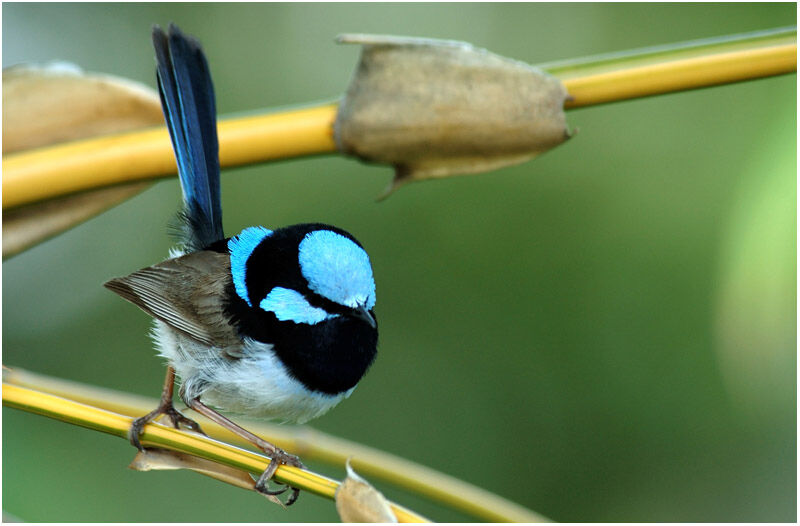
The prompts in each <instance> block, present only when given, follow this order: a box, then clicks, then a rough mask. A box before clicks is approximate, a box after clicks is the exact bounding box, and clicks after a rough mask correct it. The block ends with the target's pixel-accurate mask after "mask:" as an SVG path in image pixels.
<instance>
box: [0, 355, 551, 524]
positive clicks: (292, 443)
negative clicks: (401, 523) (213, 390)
mask: <svg viewBox="0 0 800 526" xmlns="http://www.w3.org/2000/svg"><path fill="white" fill-rule="evenodd" d="M3 379H4V382H5V383H6V384H9V385H15V386H20V387H27V388H32V389H35V390H37V391H43V392H46V393H50V394H54V395H57V396H60V397H64V398H68V399H70V400H74V401H77V402H81V403H83V404H88V405H91V406H95V407H97V408H100V409H105V410H107V411H113V412H115V413H120V414H123V415H126V416H131V417H136V416H140V415H142V414H144V413H147V412H148V411H149V410H150V409H152V408H153V407H155V405H156V403H157V401H156V400H154V399H151V398H148V397H142V396H137V395H131V394H128V393H121V392H119V391H114V390H111V389H105V388H101V387H96V386H92V385H86V384H81V383H78V382H73V381H70V380H63V379H60V378H53V377H50V376H45V375H42V374H38V373H32V372H30V371H25V370H22V369H17V368H14V369H7V370H6V371H5V372H4V378H3ZM56 418H57V417H56ZM241 423H242V424H243V425H244V426H245V427H246V428H247V429H250V430H252V431H253V432H255V433H256V434H257V435H259V436H263V437H264V438H266V439H268V440H269V441H270V442H273V443H275V444H277V445H278V446H280V447H282V448H284V449H287V450H289V451H291V452H293V453H297V454H299V455H300V456H301V457H303V458H306V459H309V460H318V461H321V462H326V463H328V464H331V465H335V466H338V467H341V466H343V465H344V463H345V461H346V460H347V459H348V458H351V457H352V458H351V465H352V466H353V468H355V469H356V470H357V471H358V472H359V473H361V474H362V475H364V476H367V477H372V478H375V479H381V480H384V481H387V482H389V483H391V484H394V485H396V486H398V487H402V488H404V489H406V490H408V491H410V492H413V493H416V494H419V495H421V496H423V497H426V498H428V499H431V500H433V501H435V502H439V503H441V504H443V505H445V506H449V507H450V508H453V509H457V510H460V511H463V512H465V513H468V514H470V515H473V516H475V517H479V518H480V519H482V520H486V521H491V522H547V521H548V519H546V518H545V517H543V516H541V515H539V514H537V513H535V512H533V511H531V510H529V509H527V508H525V507H523V506H520V505H518V504H516V503H514V502H511V501H509V500H507V499H504V498H502V497H499V496H498V495H495V494H493V493H491V492H488V491H486V490H484V489H481V488H479V487H476V486H474V485H472V484H469V483H467V482H464V481H462V480H459V479H456V478H454V477H450V476H448V475H444V474H442V473H439V472H437V471H435V470H433V469H430V468H428V467H425V466H422V465H420V464H417V463H414V462H411V461H409V460H406V459H403V458H400V457H397V456H395V455H391V454H388V453H386V452H383V451H380V450H377V449H375V448H371V447H368V446H364V445H362V444H358V443H354V442H352V441H349V440H344V439H341V438H338V437H334V436H331V435H328V434H326V433H322V432H320V431H316V430H314V429H312V428H309V427H296V426H279V425H274V424H267V423H264V422H255V421H252V422H241ZM201 425H202V427H203V429H204V430H205V431H206V432H207V433H209V434H210V435H212V436H214V437H216V438H218V439H222V440H225V441H226V442H230V443H233V444H238V445H242V446H246V447H251V446H250V444H249V443H247V442H245V441H244V440H242V439H241V438H240V437H239V436H237V435H235V434H233V433H231V432H230V431H228V430H227V429H225V428H223V427H221V426H219V425H217V424H215V423H214V422H211V421H209V420H206V419H202V421H201Z"/></svg>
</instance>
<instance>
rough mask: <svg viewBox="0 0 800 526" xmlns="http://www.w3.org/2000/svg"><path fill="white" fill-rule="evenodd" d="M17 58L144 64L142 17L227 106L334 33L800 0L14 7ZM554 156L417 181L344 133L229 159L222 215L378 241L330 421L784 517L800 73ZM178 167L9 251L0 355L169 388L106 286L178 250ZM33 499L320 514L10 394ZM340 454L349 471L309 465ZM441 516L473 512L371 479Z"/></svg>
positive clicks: (633, 40)
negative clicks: (333, 140)
mask: <svg viewBox="0 0 800 526" xmlns="http://www.w3.org/2000/svg"><path fill="white" fill-rule="evenodd" d="M3 15H4V16H3V66H4V67H5V66H9V65H12V64H14V63H18V62H30V61H46V60H51V59H63V60H68V61H72V62H75V63H77V64H79V65H81V66H82V67H84V68H85V69H87V70H90V71H98V72H106V73H111V74H115V75H120V76H124V77H129V78H132V79H136V80H139V81H141V82H145V83H148V84H149V85H150V86H154V85H155V83H154V71H153V70H154V59H153V51H152V49H151V45H150V40H149V39H150V26H151V25H152V24H153V23H159V24H162V25H164V24H166V23H168V22H170V21H174V22H176V23H178V24H179V25H180V26H181V27H182V28H183V29H184V30H185V31H187V32H189V33H191V34H194V35H196V36H197V37H198V38H199V39H200V40H201V42H202V43H203V45H204V47H205V49H206V52H207V54H208V57H209V61H210V64H211V70H212V73H213V77H214V82H215V85H216V89H217V100H218V109H219V111H220V113H221V114H231V113H235V112H244V111H252V110H255V109H258V108H267V107H276V106H282V105H291V104H301V103H306V102H311V101H319V100H330V99H333V98H336V97H338V96H339V94H341V93H342V92H343V91H344V89H345V87H346V86H347V83H348V80H349V78H350V75H351V73H352V71H353V68H354V67H355V64H356V60H357V56H358V49H357V48H356V47H355V46H336V45H334V44H333V38H334V37H335V36H336V35H337V34H339V33H343V32H368V33H386V34H399V35H413V36H425V37H436V38H448V39H458V40H466V41H469V42H472V43H474V44H475V45H478V46H481V47H486V48H488V49H489V50H491V51H494V52H496V53H499V54H502V55H505V56H509V57H512V58H515V59H519V60H523V61H526V62H529V63H537V62H544V61H551V60H556V59H564V58H570V57H580V56H586V55H591V54H597V53H603V52H610V51H616V50H625V49H632V48H637V47H643V46H650V45H657V44H666V43H670V42H678V41H682V40H690V39H696V38H705V37H713V36H718V35H726V34H733V33H739V32H746V31H753V30H760V29H767V28H773V27H779V26H786V25H791V24H793V23H794V22H795V18H796V6H795V5H794V4H764V3H759V4H746V3H737V4H646V5H644V4H628V3H625V4H175V3H165V4H98V3H91V4H5V5H4V6H3ZM568 118H569V121H570V123H571V125H572V126H574V127H577V128H579V129H580V133H578V134H577V135H576V136H575V137H574V138H573V139H572V140H570V141H569V142H568V143H566V144H565V145H563V146H561V147H559V148H557V149H556V150H554V151H553V152H551V153H548V154H547V155H545V156H544V157H542V158H541V159H538V160H536V161H534V162H530V163H526V164H523V165H520V166H517V167H513V168H507V169H502V170H498V171H496V172H493V173H489V174H484V175H480V176H469V177H461V178H453V179H449V180H445V181H434V182H429V183H419V184H415V185H412V186H409V187H407V188H404V189H402V190H400V191H399V192H398V193H396V194H395V195H393V196H392V197H390V198H389V199H388V200H387V201H385V202H381V203H376V202H375V197H376V196H378V195H379V194H380V193H381V191H382V190H383V189H384V188H385V186H386V185H387V184H388V181H389V180H390V175H391V172H390V170H389V169H388V168H386V167H377V166H368V165H363V164H360V163H358V162H356V161H353V160H348V159H344V158H341V157H337V156H324V157H317V158H307V159H298V160H292V161H285V162H278V163H274V164H269V165H263V166H258V167H251V168H246V169H236V170H227V171H225V172H224V173H223V200H224V202H223V210H224V213H225V223H226V229H227V230H226V231H227V232H229V233H232V232H236V231H238V230H239V229H241V228H243V227H245V226H249V225H252V224H264V225H266V226H270V227H274V226H280V225H286V224H291V223H294V222H301V221H325V222H329V223H333V224H337V225H339V226H341V227H343V228H346V229H348V230H350V231H352V232H353V233H354V234H355V235H357V236H358V237H359V239H360V240H361V241H362V242H363V243H364V245H365V246H366V247H367V249H368V250H369V253H370V255H371V258H372V261H373V264H374V267H375V272H376V276H377V282H378V305H377V313H378V315H379V317H380V320H381V344H380V352H379V356H378V360H377V362H376V363H375V365H374V367H373V369H372V371H371V372H370V373H369V374H368V375H367V377H366V378H365V379H364V381H363V382H362V383H361V384H360V386H359V388H358V389H357V390H356V392H355V393H354V395H353V396H352V397H351V398H350V399H349V400H348V401H347V402H346V403H344V404H342V405H341V406H340V407H338V408H337V409H336V410H334V411H332V412H331V413H330V414H328V415H326V416H325V417H323V418H321V419H319V420H317V421H315V422H313V423H312V425H313V426H315V427H317V428H319V429H321V430H324V431H327V432H330V433H334V434H337V435H340V436H342V437H346V438H349V439H352V440H356V441H359V442H363V443H365V444H369V445H371V446H375V447H378V448H381V449H384V450H386V451H389V452H392V453H396V454H398V455H401V456H404V457H407V458H410V459H413V460H415V461H418V462H421V463H423V464H426V465H428V466H431V467H433V468H436V469H439V470H441V471H443V472H445V473H448V474H451V475H454V476H456V477H460V478H463V479H466V480H470V481H472V482H474V483H476V484H478V485H480V486H483V487H486V488H488V489H490V490H493V491H495V492H497V493H499V494H501V495H503V496H506V497H508V498H510V499H513V500H514V501H517V502H519V503H521V504H523V505H525V506H528V507H530V508H531V509H534V510H536V511H538V512H540V513H543V514H545V515H547V516H549V517H551V518H553V519H555V520H559V521H715V522H726V521H794V520H796V500H795V499H796V391H795V385H796V373H795V372H796V355H795V350H796V324H795V323H796V322H795V320H796V273H795V272H796V226H795V225H796V223H795V217H796V200H795V195H796V179H795V178H796V172H795V169H796V76H795V75H789V76H783V77H779V78H773V79H766V80H760V81H755V82H748V83H742V84H736V85H730V86H725V87H719V88H713V89H706V90H700V91H695V92H688V93H682V94H674V95H668V96H662V97H657V98H651V99H644V100H638V101H632V102H624V103H617V104H612V105H606V106H601V107H595V108H588V109H584V110H578V111H573V112H570V114H569V115H568ZM179 199H180V191H179V188H178V184H177V180H176V179H170V180H166V181H162V182H160V183H158V184H156V185H155V186H154V187H153V188H151V189H150V190H148V191H147V192H145V193H144V194H142V195H140V196H138V197H136V198H134V199H132V200H130V201H129V202H127V203H125V204H123V205H122V206H119V207H117V208H115V209H113V210H111V211H109V212H107V213H105V214H104V215H102V216H99V217H97V218H95V219H93V220H91V221H89V222H88V223H86V224H84V225H82V226H80V227H78V228H76V229H74V230H72V231H70V232H68V233H66V234H64V235H62V236H60V237H58V238H57V239H54V240H52V241H49V242H47V243H44V244H43V245H41V246H38V247H36V248H35V249H33V250H30V251H28V252H26V253H24V254H22V255H20V256H18V257H15V258H13V259H11V260H9V261H6V262H4V263H3V285H4V286H3V300H2V301H3V354H4V356H3V362H4V363H5V364H6V365H11V366H20V367H25V368H28V369H31V370H34V371H38V372H42V373H46V374H51V375H56V376H60V377H64V378H70V379H75V380H79V381H83V382H89V383H92V384H96V385H101V386H107V387H112V388H116V389H120V390H125V391H131V392H136V393H141V394H149V395H152V396H153V397H155V396H157V394H158V392H159V389H160V385H161V381H162V374H163V367H162V364H161V363H160V360H159V359H157V358H155V356H154V351H153V350H152V347H151V342H150V340H149V338H148V329H149V323H150V322H149V319H148V317H147V316H146V315H145V314H143V313H142V312H140V311H139V310H137V309H136V308H134V307H132V306H131V305H129V304H127V303H125V302H123V301H121V300H120V299H119V298H118V297H116V296H114V295H113V294H111V293H109V292H108V291H106V290H104V289H103V288H102V287H101V284H102V282H103V281H105V280H106V279H108V278H110V277H112V276H117V275H122V274H126V273H128V272H131V271H133V270H135V269H138V268H140V267H143V266H146V265H148V264H151V263H154V262H156V261H158V260H160V259H162V258H164V257H165V256H166V255H167V250H168V248H169V246H170V240H169V238H168V237H167V234H166V229H165V225H166V222H167V220H168V219H169V218H170V217H171V216H172V214H174V212H175V210H176V209H177V205H178V202H179ZM3 424H4V425H3V506H4V508H5V510H6V511H7V512H9V513H11V514H12V515H16V516H18V517H20V518H21V519H24V520H27V521H59V522H61V521H64V522H71V521H78V522H83V521H187V522H194V521H202V522H213V521H267V522H269V521H331V520H336V515H335V511H334V507H333V504H332V503H330V502H327V501H324V500H322V499H318V498H316V497H313V496H309V495H306V496H303V497H301V500H300V502H299V503H298V504H297V505H296V506H293V507H292V508H290V509H289V510H286V511H285V510H281V509H279V508H278V507H277V506H274V505H271V504H269V503H268V502H266V501H264V499H261V498H259V497H257V496H255V495H252V494H248V493H246V492H243V491H240V490H237V489H234V488H231V487H228V486H226V485H224V484H219V483H217V482H215V481H212V480H210V479H206V478H204V477H198V476H196V475H193V474H191V473H175V472H161V473H136V472H132V471H130V470H127V469H126V468H125V466H126V465H127V463H128V461H129V460H130V459H131V458H132V457H133V454H134V451H133V449H132V448H131V447H130V446H129V445H128V444H126V443H125V442H124V441H122V440H119V439H116V438H112V437H108V436H104V435H101V434H99V433H93V432H90V431H86V430H83V429H80V428H76V427H71V426H69V425H66V424H61V423H58V422H55V421H52V420H48V419H46V418H42V417H39V416H34V415H30V414H25V413H21V412H18V411H14V410H8V409H4V410H3ZM311 467H312V468H316V469H319V470H321V471H323V472H324V473H326V474H328V475H331V476H335V477H341V476H343V474H344V470H343V468H342V469H340V468H334V467H330V466H324V465H312V466H311ZM378 487H379V489H381V490H383V491H384V492H385V493H387V495H388V496H389V497H392V498H396V499H398V500H399V501H400V502H402V503H405V504H407V505H409V506H411V507H412V508H415V509H417V510H418V511H420V512H421V513H424V514H427V515H428V516H430V517H431V518H434V519H436V520H456V521H457V520H469V519H470V518H469V517H466V516H462V515H459V514H457V513H454V512H452V511H449V510H444V509H442V508H441V507H438V506H436V505H432V504H429V503H428V502H427V501H425V500H423V499H419V498H416V497H410V496H408V495H406V494H403V493H402V492H399V491H396V490H394V489H392V488H391V487H389V486H387V485H385V484H378Z"/></svg>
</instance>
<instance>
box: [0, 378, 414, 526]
mask: <svg viewBox="0 0 800 526" xmlns="http://www.w3.org/2000/svg"><path fill="white" fill-rule="evenodd" d="M3 405H5V406H8V407H13V408H15V409H21V410H24V411H29V412H32V413H37V414H40V415H44V416H48V417H50V418H55V419H57V420H61V421H64V422H69V423H71V424H75V425H78V426H82V427H86V428H89V429H94V430H96V431H102V432H104V433H108V434H111V435H115V436H118V437H121V438H126V437H127V432H128V429H129V428H130V426H131V423H132V422H133V418H131V417H129V416H123V415H119V414H115V413H112V412H110V411H105V410H102V409H98V408H96V407H91V406H88V405H84V404H80V403H78V402H73V401H71V400H66V399H64V398H60V397H57V396H54V395H51V394H47V393H42V392H38V391H35V390H33V389H28V388H26V387H20V386H17V385H11V384H8V383H5V382H4V383H3ZM126 439H127V438H126ZM141 441H142V444H143V445H147V446H152V447H159V448H164V449H170V450H173V451H181V452H184V453H189V454H191V455H195V456H198V457H201V458H205V459H208V460H212V461H214V462H219V463H222V464H224V465H226V466H230V467H233V468H237V469H242V470H246V471H249V472H251V473H255V474H259V473H261V472H263V471H264V470H265V469H266V468H267V464H268V463H269V459H268V458H266V457H264V456H263V455H260V454H258V453H255V452H253V451H248V450H245V449H239V448H237V447H234V446H231V445H229V444H226V443H224V442H218V441H216V440H213V439H211V438H208V437H204V436H200V435H195V434H190V433H186V432H184V431H179V430H177V429H172V428H169V427H166V426H163V425H161V424H158V423H150V424H148V425H147V426H145V428H144V432H143V433H142V436H141ZM275 479H276V480H277V481H278V482H283V483H285V484H290V485H291V486H294V487H297V488H300V489H302V490H305V491H308V492H310V493H314V494H316V495H320V496H322V497H326V498H329V499H333V496H334V493H335V492H336V489H337V488H338V487H339V483H338V482H336V481H334V480H331V479H329V478H327V477H323V476H322V475H318V474H316V473H312V472H310V471H306V470H301V469H299V468H295V467H292V466H280V467H279V468H278V470H277V471H276V473H275ZM390 506H391V507H392V511H394V513H395V515H396V516H397V519H398V520H399V521H400V522H429V521H427V519H425V518H424V517H422V516H420V515H418V514H416V513H414V512H412V511H410V510H408V509H406V508H404V507H402V506H399V505H397V504H393V503H390Z"/></svg>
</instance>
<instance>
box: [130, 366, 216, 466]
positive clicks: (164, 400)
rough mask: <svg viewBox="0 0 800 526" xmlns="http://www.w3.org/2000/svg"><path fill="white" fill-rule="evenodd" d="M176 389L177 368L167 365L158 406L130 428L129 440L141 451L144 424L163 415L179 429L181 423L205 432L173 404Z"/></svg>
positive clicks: (194, 429) (193, 429)
mask: <svg viewBox="0 0 800 526" xmlns="http://www.w3.org/2000/svg"><path fill="white" fill-rule="evenodd" d="M174 389H175V369H174V368H173V367H172V366H171V365H168V366H167V376H166V378H164V389H163V390H162V391H161V401H160V402H159V404H158V407H156V408H155V409H153V410H152V411H150V412H149V413H147V414H146V415H144V416H143V417H141V418H137V419H136V420H134V421H133V424H131V427H130V429H128V440H130V442H131V444H133V445H134V446H136V448H137V449H138V450H139V451H142V450H143V449H144V448H143V447H142V443H141V442H140V441H139V437H140V436H141V434H142V430H143V429H144V426H146V425H147V424H149V423H150V422H152V421H153V420H155V419H156V418H158V417H159V416H161V415H166V416H167V418H169V419H170V421H171V422H172V426H173V427H174V428H175V429H179V428H180V426H181V424H182V425H184V426H185V427H186V428H187V429H191V430H192V431H197V432H198V433H202V434H204V435H205V433H203V430H202V429H200V425H199V424H198V423H197V422H195V421H194V420H192V419H190V418H187V417H185V416H183V415H182V414H181V412H180V411H178V410H177V409H175V406H174V405H172V393H173V391H174Z"/></svg>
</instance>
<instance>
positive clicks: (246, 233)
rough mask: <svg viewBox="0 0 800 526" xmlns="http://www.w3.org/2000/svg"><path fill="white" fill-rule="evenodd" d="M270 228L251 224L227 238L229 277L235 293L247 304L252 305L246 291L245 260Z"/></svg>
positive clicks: (268, 232)
mask: <svg viewBox="0 0 800 526" xmlns="http://www.w3.org/2000/svg"><path fill="white" fill-rule="evenodd" d="M271 234H272V230H269V229H267V228H264V227H263V226H251V227H248V228H245V229H244V230H242V231H241V232H239V235H236V236H233V237H232V238H230V239H229V240H228V252H230V254H231V277H232V278H233V286H234V288H235V289H236V294H238V295H239V297H240V298H242V299H243V300H244V301H246V302H247V304H248V305H249V306H251V307H252V306H253V304H252V303H251V302H250V297H249V294H248V292H247V285H246V283H245V274H246V273H247V260H248V259H249V258H250V254H252V253H253V250H255V248H256V247H257V246H258V245H259V243H261V242H262V241H263V240H264V238H266V237H267V236H270V235H271Z"/></svg>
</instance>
